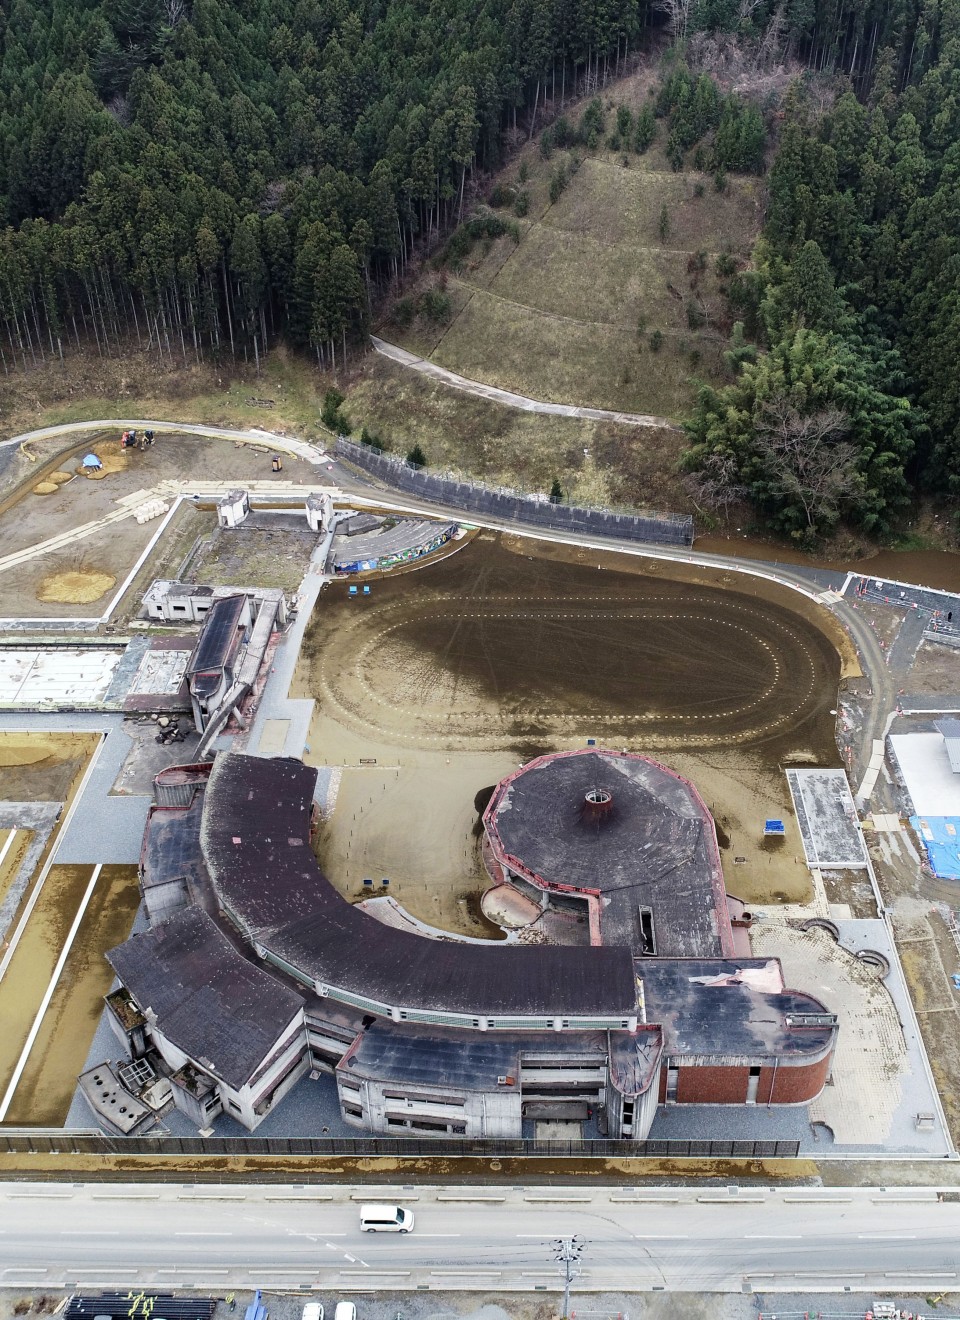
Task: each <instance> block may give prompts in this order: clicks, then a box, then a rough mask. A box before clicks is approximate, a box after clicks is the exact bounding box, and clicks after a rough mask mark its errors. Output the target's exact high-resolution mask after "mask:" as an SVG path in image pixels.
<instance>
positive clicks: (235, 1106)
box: [227, 1100, 243, 1114]
mask: <svg viewBox="0 0 960 1320" xmlns="http://www.w3.org/2000/svg"><path fill="white" fill-rule="evenodd" d="M227 1104H228V1105H229V1106H230V1108H231V1109H232V1110H233V1111H234V1113H235V1114H242V1113H243V1109H242V1108H241V1106H240V1105H238V1104H237V1103H236V1101H235V1100H228V1101H227Z"/></svg>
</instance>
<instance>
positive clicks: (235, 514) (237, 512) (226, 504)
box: [217, 490, 250, 527]
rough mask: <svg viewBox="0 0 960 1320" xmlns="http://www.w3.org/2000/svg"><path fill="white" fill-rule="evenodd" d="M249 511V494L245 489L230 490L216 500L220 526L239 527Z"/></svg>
mask: <svg viewBox="0 0 960 1320" xmlns="http://www.w3.org/2000/svg"><path fill="white" fill-rule="evenodd" d="M249 512H250V496H249V495H248V494H247V492H246V491H245V490H231V491H229V492H228V493H227V494H226V495H224V497H223V498H222V499H221V500H218V501H217V523H218V524H219V526H220V527H239V526H240V524H241V523H242V522H243V520H244V518H246V516H247V514H248V513H249Z"/></svg>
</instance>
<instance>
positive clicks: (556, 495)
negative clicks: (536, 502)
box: [550, 477, 563, 504]
mask: <svg viewBox="0 0 960 1320" xmlns="http://www.w3.org/2000/svg"><path fill="white" fill-rule="evenodd" d="M562 500H563V487H562V486H561V485H560V482H559V481H558V479H557V478H556V477H554V479H553V485H552V486H551V487H550V503H551V504H560V503H561V502H562Z"/></svg>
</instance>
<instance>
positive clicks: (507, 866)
mask: <svg viewBox="0 0 960 1320" xmlns="http://www.w3.org/2000/svg"><path fill="white" fill-rule="evenodd" d="M483 821H484V828H485V830H486V835H487V840H488V842H489V845H490V849H491V852H492V854H493V856H494V858H495V859H496V861H497V862H498V863H499V864H500V866H501V867H502V868H503V871H504V873H505V876H506V877H508V878H509V877H510V876H514V877H520V878H522V879H524V880H526V881H528V882H530V883H532V884H534V885H537V886H538V887H539V888H541V889H544V890H547V891H548V892H549V891H553V892H555V893H565V894H570V893H573V894H580V895H582V896H584V897H585V898H587V899H593V900H595V901H597V903H598V905H599V927H600V939H601V942H602V943H604V944H614V945H626V946H628V947H629V948H631V949H633V950H634V952H636V953H640V954H658V955H660V956H667V957H677V958H683V957H688V958H697V957H701V958H702V957H729V956H731V955H732V952H733V936H732V931H731V927H730V918H729V914H728V911H727V901H726V890H725V888H724V883H723V872H722V869H721V865H720V852H719V848H718V846H717V835H716V829H715V828H714V824H713V817H712V816H711V815H710V812H709V810H708V809H707V806H706V804H705V803H704V801H703V799H702V798H701V797H700V794H699V793H698V792H697V791H696V789H695V788H694V787H693V785H692V784H690V783H689V782H688V781H687V780H686V779H684V778H683V777H682V776H681V775H678V774H676V773H675V772H674V771H673V770H669V769H667V767H666V766H663V765H660V764H659V762H657V761H654V760H651V758H650V757H648V756H641V755H639V754H637V753H634V752H613V751H605V750H601V749H593V748H585V749H583V750H581V751H575V752H557V753H554V754H552V755H548V756H541V757H538V758H537V759H536V760H534V761H531V762H529V763H528V764H527V765H525V766H523V767H522V768H521V769H520V770H518V771H516V772H515V773H514V774H512V775H509V776H508V777H507V778H506V779H503V780H501V781H500V783H499V784H498V785H497V787H496V789H495V790H494V794H493V796H492V798H491V799H490V803H489V805H488V807H487V809H486V811H485V813H484V817H483Z"/></svg>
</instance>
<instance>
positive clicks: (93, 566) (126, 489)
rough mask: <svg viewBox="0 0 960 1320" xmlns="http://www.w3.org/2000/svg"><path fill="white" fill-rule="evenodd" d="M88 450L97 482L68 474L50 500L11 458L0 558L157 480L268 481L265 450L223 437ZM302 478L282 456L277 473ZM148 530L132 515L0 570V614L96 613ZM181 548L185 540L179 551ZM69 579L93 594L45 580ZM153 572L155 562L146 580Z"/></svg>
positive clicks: (115, 439)
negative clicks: (139, 448)
mask: <svg viewBox="0 0 960 1320" xmlns="http://www.w3.org/2000/svg"><path fill="white" fill-rule="evenodd" d="M60 444H61V446H62V445H63V441H61V442H60ZM84 448H86V447H84ZM89 448H91V449H92V450H94V451H95V452H97V453H99V454H101V455H102V457H103V458H104V459H106V460H107V463H106V464H105V468H106V475H105V476H104V477H103V479H102V480H99V481H91V480H89V479H87V478H85V477H75V478H74V480H73V481H70V482H68V483H66V484H64V485H61V486H60V487H59V489H58V490H57V492H56V494H51V495H35V494H34V493H33V489H32V486H33V480H32V474H31V471H30V464H29V461H28V460H27V459H25V458H24V457H23V456H22V455H19V454H18V455H17V456H16V457H15V459H14V460H13V464H14V467H15V468H16V471H17V474H18V483H19V498H17V499H16V502H15V506H13V504H12V495H11V494H8V497H7V504H8V509H7V512H6V514H5V516H4V517H3V519H2V522H0V556H2V555H8V554H12V553H14V552H16V551H19V550H23V549H26V548H28V547H31V546H34V545H36V544H38V543H39V542H42V541H45V540H47V539H49V538H50V537H52V536H55V535H58V534H60V533H62V532H64V531H67V530H69V529H70V528H71V527H79V526H81V525H83V524H85V523H89V522H93V521H95V520H96V519H98V518H102V517H103V516H104V515H105V514H108V513H112V512H113V511H115V510H116V508H117V503H116V502H117V500H118V499H119V498H121V497H124V496H129V495H132V494H134V493H136V492H137V491H149V490H150V489H151V488H152V487H153V486H155V485H156V484H157V483H158V482H160V481H163V480H167V479H170V480H189V479H190V477H191V476H195V477H197V478H201V479H202V478H207V479H209V478H211V477H216V476H217V475H219V474H221V473H227V474H229V476H230V477H231V478H235V479H236V480H237V481H238V482H241V483H242V482H243V481H244V480H245V479H246V480H260V479H267V480H269V477H270V454H269V450H267V449H266V447H265V448H264V451H263V452H262V453H261V452H259V451H258V449H257V448H255V447H251V446H248V445H239V444H236V443H234V442H232V441H230V440H217V439H211V438H209V437H202V436H189V435H177V434H171V435H161V436H159V437H158V439H157V443H156V444H155V445H154V447H153V448H152V449H149V450H147V451H146V453H143V454H141V453H139V452H137V453H136V454H133V455H127V454H121V453H120V452H119V435H116V436H111V437H110V439H101V440H99V441H98V442H96V443H91V444H90V445H89ZM67 466H68V468H69V470H73V469H74V468H75V467H76V466H77V464H76V462H74V461H70V462H69V463H68V465H67ZM306 473H307V467H306V464H305V463H303V462H302V461H300V462H298V461H297V460H294V459H290V460H289V464H288V466H287V468H286V469H285V471H284V474H283V475H284V477H285V478H288V479H289V478H291V477H292V478H293V479H294V480H296V477H297V476H298V475H306ZM14 488H15V489H16V488H17V487H16V486H15V487H14ZM156 530H157V523H156V522H147V523H138V522H137V521H136V519H135V518H133V517H129V518H125V519H123V520H122V521H120V522H116V523H110V524H108V525H107V526H106V527H104V528H103V529H102V530H100V531H97V532H95V533H94V534H93V535H91V536H88V537H85V538H83V539H81V540H77V541H75V542H73V543H71V544H70V545H69V546H67V547H66V548H62V547H61V548H56V549H52V550H51V551H49V552H48V553H45V554H41V555H38V556H37V557H36V558H33V559H30V560H27V561H26V562H23V563H19V564H17V565H16V566H15V567H13V568H9V569H7V570H6V571H4V572H0V615H8V614H9V615H14V614H24V613H30V614H34V615H37V616H47V615H50V616H60V617H71V616H83V615H99V614H101V613H102V612H103V609H104V606H105V604H106V601H107V600H108V599H109V592H110V589H111V588H112V586H113V584H114V582H117V581H122V580H123V578H124V577H125V576H126V574H127V573H128V572H129V570H130V567H131V565H132V564H133V563H134V562H135V560H136V558H137V556H138V555H139V554H140V552H141V551H142V550H143V548H144V547H145V546H146V545H147V543H148V541H149V540H150V538H151V537H152V536H153V535H154V533H155V532H156ZM194 535H196V532H194ZM167 548H168V547H165V549H167ZM188 548H189V542H188V544H187V546H185V547H184V552H185V550H186V549H188ZM71 575H73V580H75V581H77V582H79V583H83V582H89V581H91V580H94V581H97V582H98V584H99V586H100V588H101V589H100V591H99V593H98V594H94V593H91V592H83V591H81V590H77V591H73V592H71V591H63V590H59V591H58V590H56V589H54V590H52V591H51V589H50V584H51V580H53V581H54V582H55V583H57V582H60V581H62V580H63V579H64V578H68V577H70V576H71ZM158 575H159V570H158V569H157V566H156V564H155V565H153V566H152V570H151V576H158ZM78 597H79V598H78ZM91 597H92V598H91Z"/></svg>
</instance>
